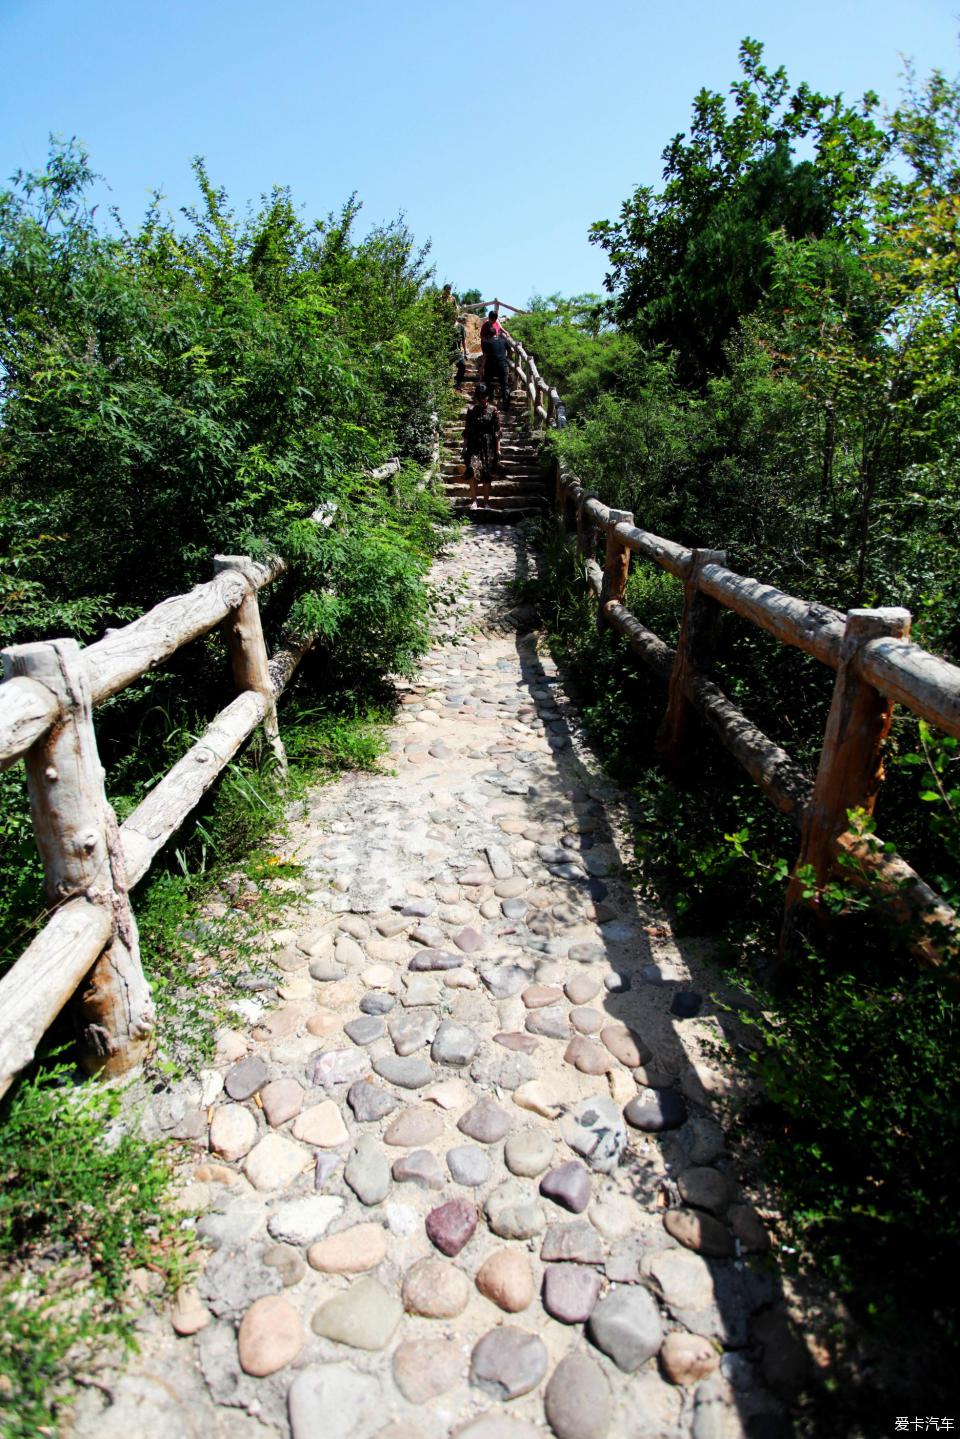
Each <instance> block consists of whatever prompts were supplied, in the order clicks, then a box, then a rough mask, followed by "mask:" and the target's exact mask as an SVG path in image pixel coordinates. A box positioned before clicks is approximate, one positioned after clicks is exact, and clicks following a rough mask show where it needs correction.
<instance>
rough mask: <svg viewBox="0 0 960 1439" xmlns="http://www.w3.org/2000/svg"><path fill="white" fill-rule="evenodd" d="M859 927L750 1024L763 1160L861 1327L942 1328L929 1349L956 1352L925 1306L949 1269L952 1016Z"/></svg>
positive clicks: (956, 1092)
mask: <svg viewBox="0 0 960 1439" xmlns="http://www.w3.org/2000/svg"><path fill="white" fill-rule="evenodd" d="M859 928H860V937H861V941H862V947H858V948H856V949H855V948H853V947H852V946H851V947H849V948H844V949H840V948H838V947H837V946H833V947H832V949H831V950H830V952H829V953H825V952H818V951H817V950H810V951H809V952H808V953H807V955H806V957H805V960H804V963H803V964H802V965H801V966H799V967H798V971H797V974H796V977H795V984H794V986H793V987H792V988H791V990H790V991H788V992H787V993H785V994H783V995H782V996H781V998H780V999H779V1001H778V1004H777V1006H776V1009H775V1011H774V1012H773V1013H770V1014H767V1015H765V1016H763V1017H758V1018H756V1019H755V1021H754V1022H755V1023H756V1024H757V1025H758V1027H759V1034H758V1039H759V1044H758V1047H757V1048H756V1049H755V1050H753V1051H751V1057H752V1060H753V1063H754V1064H755V1065H756V1069H757V1074H758V1076H759V1078H760V1080H761V1082H762V1085H763V1091H764V1094H765V1096H766V1104H767V1109H766V1111H765V1112H762V1113H761V1114H760V1115H758V1119H759V1120H761V1121H762V1120H763V1119H766V1121H767V1126H768V1128H767V1134H766V1154H767V1157H768V1161H769V1162H770V1163H771V1164H772V1165H773V1167H774V1169H775V1171H776V1173H777V1175H778V1177H779V1179H780V1182H781V1184H782V1185H783V1186H784V1191H785V1200H786V1203H785V1210H786V1212H787V1213H788V1214H789V1216H790V1227H791V1229H792V1230H793V1231H794V1233H795V1234H796V1235H797V1236H798V1239H799V1240H800V1242H801V1243H802V1246H803V1249H804V1252H805V1253H806V1254H809V1253H811V1252H812V1253H814V1254H816V1255H817V1256H818V1258H819V1260H820V1262H829V1263H831V1264H832V1266H833V1267H834V1270H835V1273H836V1276H837V1278H838V1279H839V1280H840V1282H841V1284H842V1286H843V1288H844V1289H845V1291H846V1293H847V1296H848V1298H849V1302H850V1303H851V1305H852V1306H854V1308H855V1310H856V1312H857V1314H858V1317H859V1318H861V1319H864V1320H866V1321H868V1322H870V1323H871V1324H873V1325H876V1326H883V1325H895V1326H896V1328H897V1330H898V1331H899V1332H902V1326H903V1325H904V1323H905V1322H909V1323H911V1324H913V1323H919V1324H920V1325H921V1326H922V1329H923V1331H924V1332H926V1331H928V1330H936V1328H937V1327H938V1326H942V1330H941V1333H940V1335H939V1338H938V1340H934V1342H935V1343H936V1342H939V1343H944V1344H947V1345H949V1344H950V1343H951V1342H952V1343H954V1344H955V1342H956V1337H957V1336H956V1315H955V1314H951V1313H950V1312H949V1311H948V1310H947V1309H946V1308H942V1309H941V1308H939V1306H937V1305H936V1303H934V1310H935V1311H938V1312H934V1313H931V1312H930V1309H929V1305H928V1297H929V1296H930V1295H932V1294H936V1293H937V1292H938V1290H939V1285H938V1282H937V1275H938V1274H942V1273H943V1272H949V1270H950V1269H955V1268H956V1265H957V1261H958V1259H960V1223H958V1219H957V1213H956V1206H955V1204H954V1202H953V1187H954V1182H955V1173H956V1169H955V1155H956V1151H957V1144H958V1141H960V1132H958V1124H960V1121H958V1115H960V1107H958V1104H960V1075H958V1072H957V1067H956V1065H955V1064H954V1063H952V1062H950V1056H951V1055H952V1053H953V1051H954V1048H955V1045H956V1041H957V1025H958V1013H957V1004H956V1000H955V997H954V996H953V995H951V993H950V991H949V989H948V988H947V986H946V985H945V983H944V979H943V976H942V975H940V974H936V973H933V972H931V971H929V970H924V969H913V968H906V969H905V967H904V965H903V962H902V959H900V958H899V957H898V958H897V960H896V961H895V964H891V963H890V960H889V953H888V951H885V949H884V946H883V945H882V944H880V945H878V944H876V943H871V942H870V940H871V936H870V929H869V925H868V924H866V923H862V924H861V925H860V926H859ZM917 1233H922V1234H923V1235H924V1236H925V1237H924V1243H923V1244H922V1245H920V1246H917V1245H916V1244H915V1242H914V1237H915V1236H916V1234H917Z"/></svg>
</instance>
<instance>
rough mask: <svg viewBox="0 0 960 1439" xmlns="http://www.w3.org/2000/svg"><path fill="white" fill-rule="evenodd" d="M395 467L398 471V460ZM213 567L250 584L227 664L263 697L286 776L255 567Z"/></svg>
mask: <svg viewBox="0 0 960 1439" xmlns="http://www.w3.org/2000/svg"><path fill="white" fill-rule="evenodd" d="M397 465H398V468H399V461H398V462H397ZM391 473H392V472H391ZM213 567H214V572H215V573H216V574H221V573H222V572H223V571H224V570H239V571H240V573H241V574H242V575H244V576H245V577H246V578H247V580H248V582H249V588H248V589H247V591H246V593H245V595H244V597H243V599H242V601H241V602H240V604H239V605H238V606H237V608H236V609H235V610H231V612H230V614H229V615H228V616H227V618H226V620H225V621H224V630H225V633H226V637H227V648H228V650H229V652H230V664H231V667H232V669H233V679H234V683H235V685H236V687H237V690H238V692H239V693H240V694H243V693H244V692H245V691H246V690H255V691H256V692H257V694H261V695H262V696H263V699H264V703H265V706H266V708H265V711H264V716H263V731H264V734H265V735H266V737H267V743H268V744H269V745H270V748H271V750H272V751H273V756H274V758H275V760H276V761H277V764H278V766H279V768H280V773H281V774H284V775H285V774H286V772H287V756H286V752H285V750H284V748H283V741H282V740H281V738H280V726H279V725H278V723H277V704H276V699H275V697H274V693H273V683H272V680H271V678H270V667H269V660H268V656H267V645H266V641H265V640H264V638H263V625H262V624H261V622H260V605H259V602H258V600H257V586H256V566H254V564H253V562H252V561H251V560H250V559H249V558H248V557H247V556H245V555H215V556H214V560H213Z"/></svg>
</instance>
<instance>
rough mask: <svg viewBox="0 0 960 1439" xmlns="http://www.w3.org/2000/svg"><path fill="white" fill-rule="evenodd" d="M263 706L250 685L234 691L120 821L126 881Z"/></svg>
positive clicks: (179, 820) (133, 879) (195, 799)
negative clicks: (225, 704) (194, 739)
mask: <svg viewBox="0 0 960 1439" xmlns="http://www.w3.org/2000/svg"><path fill="white" fill-rule="evenodd" d="M266 709H267V700H266V698H265V696H264V695H262V694H258V693H257V692H256V691H255V690H247V691H246V692H245V693H244V694H241V695H237V697H236V699H235V700H233V701H232V702H231V703H230V704H228V705H227V707H226V709H223V710H221V711H220V713H219V714H218V715H217V717H216V719H215V720H214V721H213V723H212V724H210V725H209V726H208V727H207V729H206V730H204V732H203V734H202V735H201V737H200V739H199V740H198V741H197V743H196V744H195V745H192V746H191V747H190V749H188V750H187V752H186V754H185V755H183V756H182V757H181V758H180V759H179V760H178V761H177V763H176V764H175V765H174V766H173V768H172V769H171V770H168V771H167V773H166V774H165V775H164V777H163V779H161V780H160V781H159V782H158V783H157V784H156V785H154V787H153V789H152V790H151V791H150V793H149V794H148V795H147V796H146V798H145V799H143V800H141V801H140V803H139V804H138V805H137V807H136V809H135V810H134V811H133V813H132V814H131V815H128V816H127V818H126V819H125V820H124V822H123V824H122V825H121V826H120V839H121V841H122V844H123V852H124V859H125V861H126V868H127V876H128V881H129V883H130V885H131V886H132V885H135V884H137V883H138V882H139V880H141V879H142V878H143V876H144V875H145V874H146V872H147V870H148V869H149V868H150V862H151V860H152V859H153V857H154V855H155V854H157V853H158V851H159V850H161V849H162V848H163V846H164V845H165V844H166V842H167V840H168V839H169V838H170V836H171V835H173V834H176V832H177V830H178V829H179V828H180V826H181V825H182V824H183V821H184V820H185V819H186V817H187V815H188V814H189V813H190V811H191V810H192V809H193V808H194V807H195V806H196V805H197V804H198V803H199V801H200V800H201V799H202V798H203V796H204V794H206V792H207V790H208V789H209V788H210V786H211V785H212V784H213V782H214V780H215V779H216V777H217V775H218V774H219V773H220V771H221V770H222V769H224V768H225V767H226V765H228V764H229V762H230V760H232V759H233V756H234V755H235V754H236V753H237V751H238V750H239V748H240V746H241V745H242V744H243V742H244V740H246V739H247V738H249V736H250V735H251V734H252V733H253V731H254V730H255V729H256V727H257V725H258V724H259V723H260V721H261V720H262V719H263V717H264V715H265V713H266Z"/></svg>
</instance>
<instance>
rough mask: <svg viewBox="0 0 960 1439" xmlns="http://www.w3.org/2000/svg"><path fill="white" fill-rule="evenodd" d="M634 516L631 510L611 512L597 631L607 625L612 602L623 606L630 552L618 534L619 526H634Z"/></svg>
mask: <svg viewBox="0 0 960 1439" xmlns="http://www.w3.org/2000/svg"><path fill="white" fill-rule="evenodd" d="M632 524H633V515H632V514H631V512H630V511H629V510H611V511H610V522H609V525H608V526H607V547H606V552H605V554H604V558H603V583H602V584H601V586H600V608H599V609H598V611H597V629H598V630H602V629H603V628H604V626H605V625H606V623H607V617H606V612H605V608H606V606H607V605H608V604H610V603H611V601H612V602H613V603H614V604H618V605H620V604H622V603H623V597H624V595H625V594H626V590H627V577H628V575H629V573H630V550H629V549H628V547H627V546H626V545H625V544H624V542H623V540H622V539H621V538H620V536H619V535H618V534H617V533H616V527H617V525H632Z"/></svg>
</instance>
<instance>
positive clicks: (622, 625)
mask: <svg viewBox="0 0 960 1439" xmlns="http://www.w3.org/2000/svg"><path fill="white" fill-rule="evenodd" d="M594 568H595V569H596V571H597V576H598V580H597V585H596V589H595V593H596V594H597V595H598V596H599V594H600V582H599V576H600V575H601V574H602V571H601V569H600V567H599V565H596V566H594ZM605 613H606V617H607V623H608V624H609V625H610V627H611V628H612V629H615V630H616V631H617V633H618V634H621V635H623V637H624V639H625V640H626V641H627V643H628V644H629V645H630V648H631V649H632V650H633V652H634V654H635V655H636V656H637V657H638V658H639V659H641V660H643V663H644V664H645V665H647V667H648V668H649V669H652V670H653V672H654V674H656V675H658V676H659V677H660V679H662V680H663V682H664V683H665V684H667V683H669V680H670V671H671V670H672V669H673V662H674V659H675V657H676V653H677V652H676V650H672V649H671V648H670V646H669V645H667V644H664V642H663V640H662V639H661V638H660V636H659V635H655V634H654V633H653V630H648V629H647V628H646V626H644V625H642V624H641V623H640V621H639V620H638V619H637V617H636V615H634V614H631V612H630V610H628V609H627V608H626V606H625V605H618V604H614V603H611V604H608V605H607V606H606V610H605Z"/></svg>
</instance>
